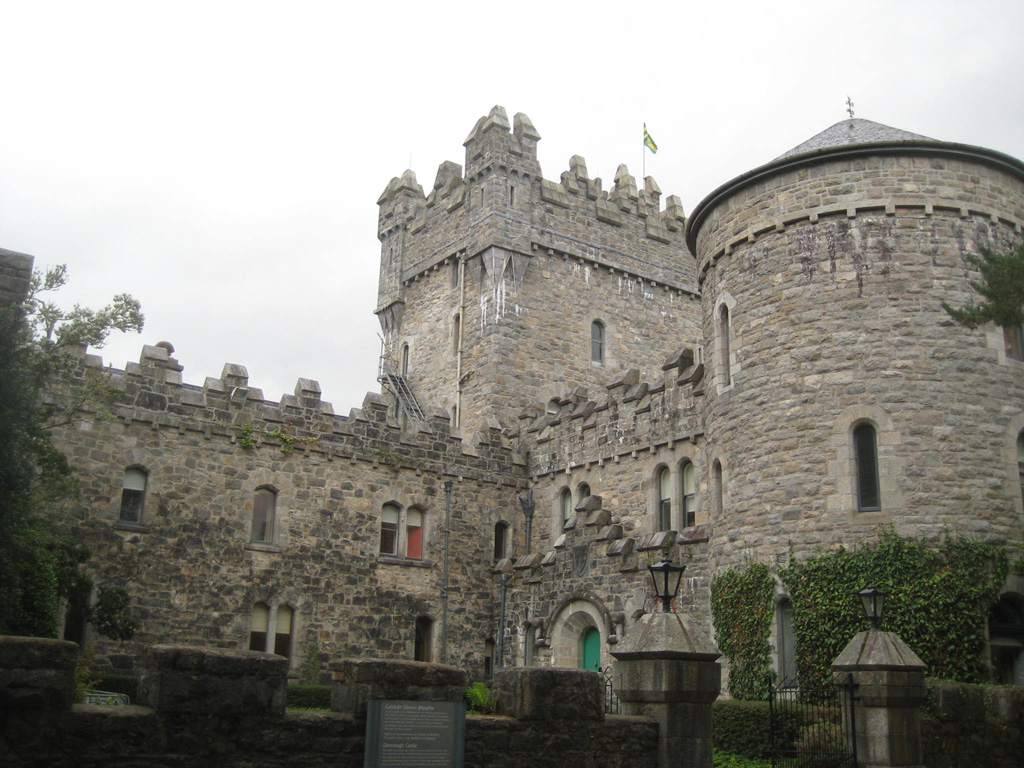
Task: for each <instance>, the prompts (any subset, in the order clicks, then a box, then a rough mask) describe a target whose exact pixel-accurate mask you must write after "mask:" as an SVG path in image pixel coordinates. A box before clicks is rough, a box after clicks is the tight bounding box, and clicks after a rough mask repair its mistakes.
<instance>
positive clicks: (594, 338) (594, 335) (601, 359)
mask: <svg viewBox="0 0 1024 768" xmlns="http://www.w3.org/2000/svg"><path fill="white" fill-rule="evenodd" d="M607 360H608V326H607V324H606V323H604V321H602V320H600V319H599V318H595V319H593V320H591V321H590V364H591V365H600V366H604V365H606V364H607Z"/></svg>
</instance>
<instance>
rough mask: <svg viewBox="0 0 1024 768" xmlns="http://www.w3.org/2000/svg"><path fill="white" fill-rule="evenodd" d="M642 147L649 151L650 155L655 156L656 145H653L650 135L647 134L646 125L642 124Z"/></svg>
mask: <svg viewBox="0 0 1024 768" xmlns="http://www.w3.org/2000/svg"><path fill="white" fill-rule="evenodd" d="M644 146H645V147H647V148H648V149H649V150H651V153H652V154H657V152H658V145H657V144H655V143H654V139H652V138H651V134H649V133H648V132H647V123H644Z"/></svg>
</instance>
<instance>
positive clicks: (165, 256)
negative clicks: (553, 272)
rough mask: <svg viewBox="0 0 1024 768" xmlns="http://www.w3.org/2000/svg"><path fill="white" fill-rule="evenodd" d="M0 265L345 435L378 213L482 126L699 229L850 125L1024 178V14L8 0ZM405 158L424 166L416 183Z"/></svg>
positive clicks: (680, 3)
mask: <svg viewBox="0 0 1024 768" xmlns="http://www.w3.org/2000/svg"><path fill="white" fill-rule="evenodd" d="M0 30H2V32H3V35H2V36H3V42H2V43H0V247H3V248H8V249H10V250H15V251H21V252H23V253H28V254H30V255H32V256H34V257H35V259H36V266H37V268H44V267H46V266H48V265H54V264H61V263H65V264H67V265H68V267H69V270H70V273H71V285H70V286H69V287H68V288H66V289H65V290H64V291H63V292H62V293H61V294H60V296H59V301H60V303H62V304H65V305H68V306H70V305H71V304H74V303H75V302H79V303H82V304H84V305H87V306H93V307H98V306H102V305H104V304H106V303H107V302H108V301H109V299H110V297H111V296H113V295H114V294H116V293H121V292H129V293H132V294H133V295H134V296H135V297H136V298H138V299H139V300H140V301H141V302H142V306H143V310H144V312H145V314H146V328H145V330H144V331H143V333H142V334H141V336H137V335H132V336H130V337H121V338H117V339H114V340H112V341H111V342H110V343H109V344H108V345H107V346H106V347H105V348H104V349H103V350H99V353H100V354H102V355H103V358H104V361H105V362H107V363H108V364H111V365H114V366H116V367H118V368H123V367H124V364H125V362H127V361H134V360H138V358H139V354H140V352H141V349H142V345H143V344H155V343H156V342H158V341H161V340H166V341H170V342H172V343H173V344H174V346H175V348H176V355H175V356H176V357H177V358H178V360H179V361H180V362H181V363H182V364H183V365H184V367H185V371H184V377H185V381H187V382H189V383H193V384H202V383H203V380H204V379H205V378H206V377H207V376H215V377H216V376H219V375H220V372H221V369H222V367H223V365H224V363H226V362H230V363H238V364H241V365H244V366H246V367H247V368H248V370H249V383H250V385H251V386H254V387H260V388H262V389H263V390H264V394H265V396H266V397H267V398H268V399H272V400H277V399H279V398H280V395H281V394H282V393H285V392H287V393H291V392H292V391H293V390H294V387H295V382H296V379H297V378H299V377H303V378H312V379H316V380H318V381H319V382H320V385H321V388H322V389H323V393H324V399H325V400H328V401H330V402H332V403H333V404H334V407H335V410H336V411H337V412H338V413H343V414H347V413H348V411H349V409H350V408H356V407H359V406H360V405H361V404H362V400H363V394H364V392H365V391H367V390H370V389H372V390H377V388H378V385H377V383H376V367H377V356H378V353H379V348H380V347H379V341H378V338H377V333H378V330H379V325H378V323H377V319H376V317H375V316H374V315H373V309H374V303H375V300H376V281H377V268H378V263H379V255H380V253H379V243H378V241H377V237H376V232H377V206H376V201H377V198H378V197H379V195H380V193H381V192H382V191H383V189H384V187H385V185H386V184H387V183H388V181H389V179H391V177H393V176H397V175H400V174H401V173H402V171H403V170H404V169H406V168H407V167H411V168H412V169H413V170H414V171H415V172H416V175H417V178H418V180H419V182H420V184H421V185H423V187H424V188H425V189H427V190H429V188H430V185H431V184H432V183H433V180H434V176H435V174H436V171H437V167H438V165H439V164H440V163H441V162H442V161H444V160H453V161H455V162H457V163H459V164H460V165H462V164H464V161H465V157H464V150H463V147H462V142H463V140H464V139H465V138H466V136H467V135H468V134H469V132H470V130H471V129H472V127H473V125H474V123H475V122H476V120H477V119H478V118H479V117H481V116H482V115H485V114H486V113H487V112H488V111H489V110H490V108H491V107H492V106H493V105H494V104H501V105H503V106H504V107H505V108H506V109H507V111H508V114H509V118H511V117H512V115H514V114H515V113H516V112H525V113H526V114H527V115H529V117H530V118H531V119H532V121H533V123H534V125H535V126H536V128H537V131H538V132H539V133H540V135H541V137H542V140H541V142H540V144H539V154H540V162H541V167H542V169H543V171H544V176H545V178H549V179H554V180H558V178H559V177H560V175H561V173H562V171H564V170H566V169H568V166H569V158H570V157H571V156H572V155H574V154H579V155H583V157H584V158H586V161H587V168H588V170H589V172H590V174H591V176H600V177H601V178H602V179H604V187H605V189H609V188H610V187H611V183H612V180H613V177H614V175H615V169H616V168H617V166H618V165H619V163H626V164H627V165H628V166H629V169H630V171H631V172H632V173H633V174H634V175H635V176H636V177H638V180H639V177H640V175H641V163H642V161H643V154H642V152H643V150H642V144H641V139H642V124H643V122H644V121H646V123H647V126H648V129H649V130H650V132H651V134H652V136H653V137H654V139H655V140H656V141H657V142H658V145H659V148H660V149H659V152H658V154H657V155H650V154H648V155H647V173H648V174H649V175H653V176H654V177H655V179H656V180H657V181H658V183H659V185H660V187H661V189H662V191H663V193H664V194H665V195H670V194H677V195H679V196H680V197H681V198H682V200H683V204H684V207H685V209H686V211H687V212H690V211H691V210H693V208H694V206H695V205H696V204H697V203H698V202H699V201H700V200H701V199H702V198H703V197H704V196H705V195H707V194H708V193H709V192H711V191H712V190H713V189H714V188H716V187H717V186H719V185H720V184H722V183H724V182H726V181H728V180H729V179H731V178H732V177H734V176H736V175H738V174H740V173H742V172H744V171H746V170H748V169H750V168H752V167H754V166H756V165H760V164H762V163H764V162H767V161H768V160H771V159H772V158H773V157H775V156H777V155H779V154H781V153H783V152H784V151H786V150H787V149H789V148H791V147H793V146H795V145H797V144H799V143H801V142H802V141H804V140H805V139H807V138H809V137H810V136H812V135H814V134H815V133H818V132H819V131H821V130H823V129H825V128H827V127H828V126H830V125H832V124H833V123H836V122H838V121H840V120H843V119H845V118H846V117H847V115H846V104H845V102H846V97H847V95H849V96H851V97H852V99H853V101H854V110H855V113H856V116H857V117H861V118H866V119H869V120H874V121H877V122H881V123H885V124H888V125H892V126H895V127H898V128H903V129H905V130H908V131H912V132H915V133H921V134H924V135H926V136H930V137H932V138H936V139H942V140H946V141H955V142H961V143H967V144H976V145H981V146H985V147H990V148H992V149H997V150H1000V151H1002V152H1006V153H1008V154H1011V155H1014V156H1016V157H1024V44H1022V40H1024V2H1021V0H1012V1H1009V2H1002V1H999V2H996V1H993V2H985V0H974V2H967V1H966V0H961V1H956V2H954V1H952V0H945V1H944V0H930V1H929V2H916V1H915V0H898V1H897V0H890V1H889V2H842V3H832V2H827V0H817V2H809V3H795V2H793V3H787V2H773V3H767V2H763V1H762V2H725V1H724V0H720V1H719V2H702V3H691V2H685V1H684V0H675V2H670V3H664V2H651V1H649V0H648V1H647V2H636V3H628V4H627V3H625V2H622V1H621V0H620V1H619V2H601V1H598V0H588V1H587V2H575V1H573V2H562V1H561V0H545V2H533V1H532V0H518V1H516V2H506V3H487V2H469V3H462V2H458V3H456V2H434V3H424V2H405V1H404V0H392V1H391V2H381V3H356V2H346V3H342V2H303V1H302V0H292V1H291V2H288V3H284V2H278V3H261V2H252V1H251V0H250V1H249V2H217V0H205V1H204V2H183V1H182V0H177V1H176V2H174V3H156V2H149V1H146V0H133V1H132V2H121V3H115V2H103V1H101V0H89V2H80V1H76V2H46V0H32V2H27V1H24V0H22V1H16V0H0ZM410 161H411V164H410Z"/></svg>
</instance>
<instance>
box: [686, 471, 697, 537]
mask: <svg viewBox="0 0 1024 768" xmlns="http://www.w3.org/2000/svg"><path fill="white" fill-rule="evenodd" d="M696 524H697V471H696V470H695V469H694V467H693V462H687V463H686V464H685V465H683V527H684V528H690V527H692V526H694V525H696Z"/></svg>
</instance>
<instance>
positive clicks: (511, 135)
mask: <svg viewBox="0 0 1024 768" xmlns="http://www.w3.org/2000/svg"><path fill="white" fill-rule="evenodd" d="M514 122H515V127H514V128H511V129H510V127H509V122H508V119H507V117H506V115H505V111H504V110H503V109H502V108H500V107H495V108H494V109H492V110H491V112H490V113H489V114H488V115H487V116H485V117H482V118H480V119H479V120H478V121H477V124H476V125H475V126H474V128H473V130H472V131H471V132H470V135H469V137H468V138H467V140H466V147H467V155H466V173H465V175H463V174H462V171H461V168H460V167H459V165H458V164H456V163H453V162H451V161H446V162H444V163H442V164H441V165H440V167H439V168H438V171H437V176H436V178H435V181H434V184H433V187H432V188H431V190H430V192H429V194H427V195H426V196H423V194H422V190H421V188H420V187H419V185H418V184H416V181H415V176H414V175H413V174H412V172H411V171H407V172H406V173H405V174H403V176H402V177H400V178H398V177H396V178H395V179H392V180H391V182H390V183H389V184H388V187H387V189H385V190H384V193H383V194H382V195H381V198H380V200H379V204H380V222H379V231H378V234H379V236H380V238H381V242H382V253H381V279H380V285H379V288H380V290H379V295H378V302H377V307H378V313H379V312H380V311H381V310H382V309H384V308H386V307H388V306H390V305H392V304H393V303H394V302H396V301H399V300H401V299H402V295H403V290H402V286H403V284H407V283H408V282H409V281H411V280H414V279H416V278H417V277H419V276H420V275H422V274H425V273H426V272H427V271H428V270H431V269H435V268H436V267H437V266H438V265H440V264H441V263H443V262H445V261H446V260H448V259H451V258H453V257H459V258H463V259H471V258H473V257H474V256H476V255H478V254H480V253H484V252H485V251H487V249H488V248H492V247H494V248H500V249H503V250H505V251H511V252H517V253H520V254H525V255H527V256H528V255H530V254H531V253H533V252H534V251H535V250H536V249H537V248H544V249H550V250H553V251H557V252H559V253H563V254H566V255H567V256H568V257H570V258H580V259H584V260H586V261H588V262H589V263H592V264H594V265H598V266H601V267H606V268H608V269H611V270H614V271H615V272H616V273H621V274H623V275H626V276H631V277H636V278H639V279H643V280H645V281H650V282H656V283H660V284H663V285H666V286H669V287H672V288H674V289H677V290H681V291H683V292H687V293H696V291H697V284H696V276H695V271H696V266H695V264H694V263H693V262H692V259H691V257H690V255H689V253H688V251H687V249H686V246H685V242H684V233H685V227H686V215H685V212H684V210H683V206H682V202H681V201H680V199H679V197H677V196H675V195H672V196H669V197H668V198H666V200H665V208H664V210H661V205H662V192H661V189H660V187H659V186H658V184H657V182H656V181H655V180H654V178H652V177H650V176H648V177H647V178H645V179H644V180H643V186H642V188H641V187H640V186H638V184H637V180H636V179H635V178H634V177H633V176H632V175H631V174H630V173H629V170H628V169H627V168H626V166H625V165H620V166H619V168H618V170H617V171H616V174H615V180H614V183H613V185H612V188H611V189H610V190H604V189H602V183H601V179H599V178H590V176H589V174H588V173H587V167H586V161H585V160H584V159H583V158H582V157H581V156H579V155H574V156H573V157H572V158H571V159H570V161H569V170H568V171H566V172H564V173H562V174H561V177H560V180H559V181H552V180H549V179H544V178H543V177H542V175H541V173H540V167H539V165H538V164H537V163H536V156H535V150H536V141H537V140H539V134H538V133H537V131H536V130H535V129H534V127H533V124H532V123H531V122H530V120H529V118H528V117H526V115H523V114H521V113H520V114H518V115H516V118H515V121H514ZM524 147H526V148H528V149H524ZM484 160H486V162H484ZM494 220H497V221H494ZM524 225H525V226H524Z"/></svg>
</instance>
